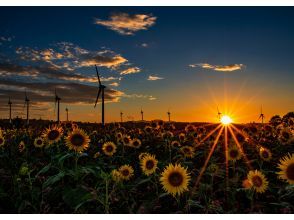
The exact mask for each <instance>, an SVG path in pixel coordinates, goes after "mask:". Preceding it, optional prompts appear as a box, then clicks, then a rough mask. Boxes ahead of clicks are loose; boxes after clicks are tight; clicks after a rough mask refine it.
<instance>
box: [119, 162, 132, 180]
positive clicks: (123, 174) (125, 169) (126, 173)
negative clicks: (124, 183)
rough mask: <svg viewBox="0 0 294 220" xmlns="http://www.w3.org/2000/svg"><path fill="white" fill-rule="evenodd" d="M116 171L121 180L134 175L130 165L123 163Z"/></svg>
mask: <svg viewBox="0 0 294 220" xmlns="http://www.w3.org/2000/svg"><path fill="white" fill-rule="evenodd" d="M118 171H119V173H120V178H121V179H122V180H129V179H130V178H131V177H132V176H133V175H134V169H133V167H131V166H130V165H123V166H121V167H120V168H119V169H118Z"/></svg>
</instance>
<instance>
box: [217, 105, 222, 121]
mask: <svg viewBox="0 0 294 220" xmlns="http://www.w3.org/2000/svg"><path fill="white" fill-rule="evenodd" d="M221 115H222V113H221V112H220V111H219V109H218V107H217V118H218V119H219V120H220V119H221Z"/></svg>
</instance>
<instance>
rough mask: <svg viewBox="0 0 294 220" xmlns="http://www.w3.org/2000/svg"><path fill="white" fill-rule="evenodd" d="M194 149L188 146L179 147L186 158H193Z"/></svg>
mask: <svg viewBox="0 0 294 220" xmlns="http://www.w3.org/2000/svg"><path fill="white" fill-rule="evenodd" d="M194 151H195V150H194V148H193V147H190V146H184V147H181V153H182V154H183V155H184V156H185V157H187V158H193V157H194V154H195V152H194Z"/></svg>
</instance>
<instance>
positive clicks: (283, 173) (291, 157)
mask: <svg viewBox="0 0 294 220" xmlns="http://www.w3.org/2000/svg"><path fill="white" fill-rule="evenodd" d="M278 168H279V169H280V171H279V172H278V173H277V174H278V175H279V178H280V179H282V180H285V181H287V182H288V183H289V184H291V185H292V184H294V154H290V153H289V154H288V155H286V156H285V157H283V158H281V159H280V162H279V164H278Z"/></svg>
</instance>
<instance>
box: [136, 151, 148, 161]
mask: <svg viewBox="0 0 294 220" xmlns="http://www.w3.org/2000/svg"><path fill="white" fill-rule="evenodd" d="M147 155H150V154H149V153H146V152H144V153H140V154H139V160H142V159H143V158H144V157H145V156H147Z"/></svg>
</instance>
